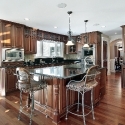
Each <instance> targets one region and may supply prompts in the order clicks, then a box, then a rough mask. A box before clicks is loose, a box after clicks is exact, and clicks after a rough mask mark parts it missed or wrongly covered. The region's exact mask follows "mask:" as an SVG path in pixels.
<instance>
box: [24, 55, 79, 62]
mask: <svg viewBox="0 0 125 125" xmlns="http://www.w3.org/2000/svg"><path fill="white" fill-rule="evenodd" d="M34 57H35V56H34V54H25V62H27V61H29V60H31V61H33V62H34ZM64 59H80V56H79V54H64Z"/></svg>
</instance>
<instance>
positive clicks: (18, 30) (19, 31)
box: [13, 25, 24, 48]
mask: <svg viewBox="0 0 125 125" xmlns="http://www.w3.org/2000/svg"><path fill="white" fill-rule="evenodd" d="M14 29H15V30H14V31H15V32H14V35H15V42H14V45H13V46H14V47H17V48H23V40H24V39H23V36H24V27H23V26H22V25H15V26H14Z"/></svg>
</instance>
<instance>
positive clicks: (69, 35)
mask: <svg viewBox="0 0 125 125" xmlns="http://www.w3.org/2000/svg"><path fill="white" fill-rule="evenodd" d="M67 13H68V14H69V32H68V42H67V43H66V45H67V46H71V45H74V43H73V41H72V36H71V28H70V14H72V11H68V12H67Z"/></svg>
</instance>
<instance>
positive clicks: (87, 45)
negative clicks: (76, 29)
mask: <svg viewBox="0 0 125 125" xmlns="http://www.w3.org/2000/svg"><path fill="white" fill-rule="evenodd" d="M84 22H85V34H86V35H85V36H84V39H85V43H84V45H83V48H89V44H88V36H87V32H86V23H87V22H88V20H85V21H84Z"/></svg>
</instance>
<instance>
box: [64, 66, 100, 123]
mask: <svg viewBox="0 0 125 125" xmlns="http://www.w3.org/2000/svg"><path fill="white" fill-rule="evenodd" d="M97 78H98V79H99V78H100V72H99V71H98V66H97V65H95V66H91V67H90V68H89V69H88V70H87V73H86V75H85V76H84V77H83V78H82V80H80V81H76V80H71V81H69V83H68V84H67V85H66V119H68V113H71V114H74V115H77V116H82V117H83V123H84V125H86V122H85V116H87V115H88V114H89V113H91V112H92V116H93V119H95V117H94V108H93V88H94V87H96V86H97V84H98V82H97V81H96V79H97ZM68 90H71V91H76V92H78V102H77V103H74V104H72V105H68ZM88 91H91V105H90V106H87V107H89V112H88V113H86V114H85V111H84V107H85V104H84V94H85V93H86V92H88ZM80 94H81V97H82V103H80V102H79V95H80ZM80 104H81V105H82V114H79V105H80ZM74 105H77V113H74V112H73V111H72V110H70V109H71V108H72V107H73V106H74Z"/></svg>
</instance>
